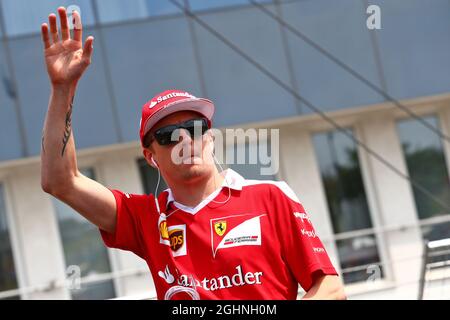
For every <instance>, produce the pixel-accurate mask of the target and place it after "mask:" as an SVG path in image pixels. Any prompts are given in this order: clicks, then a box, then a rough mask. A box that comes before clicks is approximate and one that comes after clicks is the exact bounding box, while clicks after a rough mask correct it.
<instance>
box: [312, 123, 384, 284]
mask: <svg viewBox="0 0 450 320" xmlns="http://www.w3.org/2000/svg"><path fill="white" fill-rule="evenodd" d="M347 132H348V133H350V134H353V133H352V131H351V130H349V129H347ZM313 143H314V148H315V151H316V155H317V161H318V163H319V167H320V173H321V176H322V182H323V186H324V189H325V195H326V198H327V203H328V207H329V211H330V214H331V222H332V225H333V230H334V233H335V234H339V233H343V232H350V231H355V230H361V229H370V228H372V227H373V225H372V220H371V216H370V211H369V206H368V203H367V197H366V193H365V190H364V184H363V180H362V175H361V168H360V165H359V159H358V151H357V146H356V145H355V143H354V142H353V141H352V140H350V139H349V138H348V137H347V136H345V135H344V134H343V133H341V132H337V131H335V132H326V133H319V134H316V135H314V136H313ZM336 245H337V248H338V254H339V260H340V264H341V268H342V269H344V273H343V278H344V282H345V283H353V282H358V281H365V280H367V279H368V277H369V274H368V273H367V269H366V268H365V267H363V266H366V265H368V264H377V263H379V262H380V256H379V252H378V247H377V241H376V238H375V236H374V235H368V236H359V237H354V238H349V239H345V240H338V241H337V242H336ZM359 266H361V267H362V269H361V270H349V271H345V269H348V268H354V267H359ZM380 271H381V276H382V270H380Z"/></svg>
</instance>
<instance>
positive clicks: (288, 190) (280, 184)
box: [243, 179, 300, 203]
mask: <svg viewBox="0 0 450 320" xmlns="http://www.w3.org/2000/svg"><path fill="white" fill-rule="evenodd" d="M257 184H271V185H274V186H277V187H278V189H280V190H281V191H282V192H283V193H284V195H285V196H287V197H289V199H291V200H292V201H294V202H297V203H300V200H299V199H298V197H297V195H296V194H295V192H294V190H292V189H291V187H289V185H288V184H287V183H286V182H285V181H274V180H248V179H246V180H245V182H244V183H243V186H244V187H245V186H252V185H257Z"/></svg>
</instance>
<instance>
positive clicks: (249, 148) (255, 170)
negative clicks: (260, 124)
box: [218, 140, 278, 180]
mask: <svg viewBox="0 0 450 320" xmlns="http://www.w3.org/2000/svg"><path fill="white" fill-rule="evenodd" d="M263 144H264V145H263ZM270 150H271V144H270V140H267V143H266V141H260V142H259V143H255V142H252V143H249V141H246V142H245V143H236V142H235V143H232V144H231V145H230V146H227V148H226V153H225V154H224V155H223V159H224V160H225V161H226V165H222V167H223V168H224V169H226V167H228V168H231V169H233V170H234V171H236V172H237V173H239V174H240V175H242V176H243V177H244V178H246V179H255V180H278V177H277V175H276V174H270V175H267V174H264V173H263V172H262V171H261V169H262V168H267V169H269V167H272V168H274V165H272V163H271V162H270V163H268V164H267V163H263V162H264V161H266V160H268V159H271V160H270V161H273V157H270V154H268V153H270ZM260 153H262V156H263V157H265V159H266V160H264V161H263V159H262V158H261V156H260ZM218 161H220V162H221V160H220V159H218ZM222 163H223V162H221V164H222Z"/></svg>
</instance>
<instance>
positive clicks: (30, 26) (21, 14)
mask: <svg viewBox="0 0 450 320" xmlns="http://www.w3.org/2000/svg"><path fill="white" fill-rule="evenodd" d="M0 5H1V6H2V7H3V16H4V17H3V18H4V19H5V24H6V34H7V35H10V36H16V35H21V34H27V33H40V31H41V24H42V23H44V22H48V15H49V14H50V13H52V12H53V13H55V14H56V15H57V16H58V14H57V9H58V7H60V6H64V7H66V8H68V7H69V6H71V5H76V6H78V7H79V8H80V11H81V16H82V18H83V24H84V25H85V26H89V25H92V24H93V23H94V15H93V12H92V7H91V1H90V0H39V1H30V0H2V1H1V2H0ZM58 19H59V18H58Z"/></svg>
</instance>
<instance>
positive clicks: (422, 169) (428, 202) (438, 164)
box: [397, 116, 450, 219]
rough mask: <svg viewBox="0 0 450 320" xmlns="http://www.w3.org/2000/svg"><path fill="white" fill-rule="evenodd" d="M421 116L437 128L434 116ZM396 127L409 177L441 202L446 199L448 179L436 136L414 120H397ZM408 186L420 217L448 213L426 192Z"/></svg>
mask: <svg viewBox="0 0 450 320" xmlns="http://www.w3.org/2000/svg"><path fill="white" fill-rule="evenodd" d="M422 119H423V120H425V121H426V122H428V123H429V124H430V125H432V126H433V127H435V128H437V129H439V125H438V119H437V117H436V116H428V117H424V118H422ZM397 128H398V133H399V137H400V141H401V143H402V148H403V154H404V156H405V160H406V164H407V167H408V172H409V175H410V177H411V179H413V180H414V181H416V182H417V183H418V184H420V185H421V186H423V187H424V188H425V189H427V190H428V191H430V192H431V193H432V194H433V195H435V196H436V197H438V198H439V199H440V200H441V201H442V202H444V203H450V182H449V181H450V180H449V174H448V169H447V164H446V161H445V155H444V151H443V147H442V143H441V140H440V139H439V137H438V136H437V135H436V134H435V133H434V132H432V131H430V130H429V129H427V128H425V127H424V126H423V125H422V124H421V123H419V121H417V120H404V121H400V122H398V125H397ZM412 188H413V192H414V200H415V202H416V207H417V212H418V215H419V218H420V219H426V218H431V217H434V216H439V215H444V214H450V212H447V211H446V210H445V209H443V208H441V206H440V205H439V204H438V203H436V202H435V201H434V200H433V199H431V198H430V197H428V196H427V195H426V194H423V193H422V192H420V191H419V190H418V189H417V188H415V187H414V186H412Z"/></svg>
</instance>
